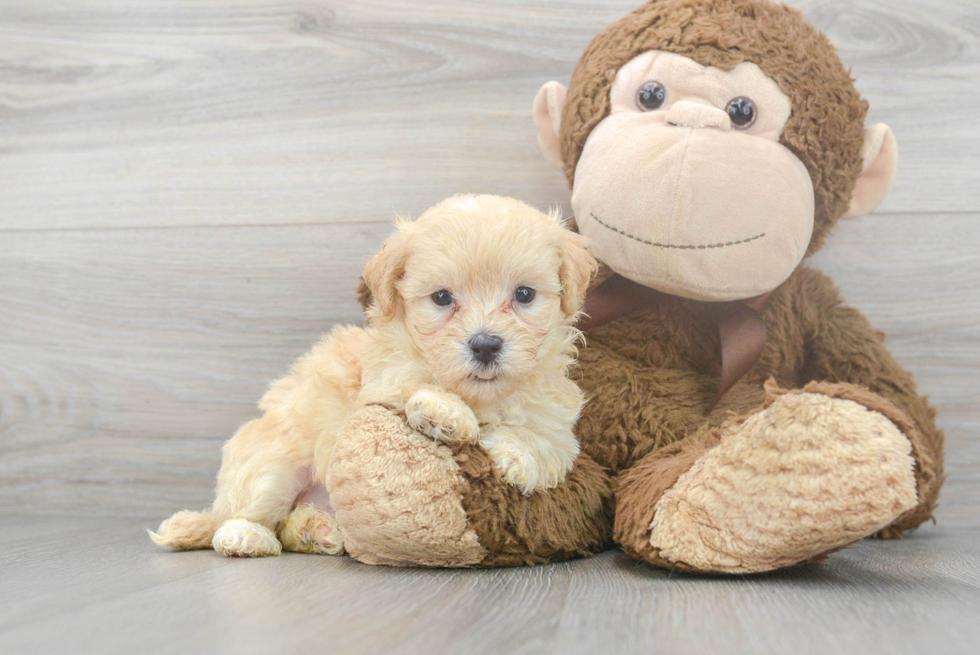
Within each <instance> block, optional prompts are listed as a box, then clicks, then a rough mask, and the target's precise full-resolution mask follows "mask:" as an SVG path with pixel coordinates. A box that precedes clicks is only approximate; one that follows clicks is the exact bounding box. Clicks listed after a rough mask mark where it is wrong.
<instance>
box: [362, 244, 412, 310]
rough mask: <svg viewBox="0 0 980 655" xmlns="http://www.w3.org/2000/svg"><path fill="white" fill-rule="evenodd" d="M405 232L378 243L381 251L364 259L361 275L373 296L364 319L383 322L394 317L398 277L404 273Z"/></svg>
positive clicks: (396, 304) (396, 303)
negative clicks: (365, 261) (366, 317)
mask: <svg viewBox="0 0 980 655" xmlns="http://www.w3.org/2000/svg"><path fill="white" fill-rule="evenodd" d="M404 242H405V235H404V234H403V233H401V232H396V233H395V234H394V235H392V236H391V237H389V238H388V239H387V240H386V241H385V242H384V244H383V245H382V246H381V251H380V252H378V253H377V254H375V255H374V256H373V257H371V259H369V260H368V262H367V265H365V267H364V274H363V275H362V276H361V278H362V279H363V280H364V283H365V284H366V285H367V288H368V289H369V290H370V292H371V293H370V295H371V297H372V298H373V301H372V302H371V306H370V307H368V310H367V316H368V321H369V322H370V323H373V324H379V323H386V322H388V321H390V320H391V319H392V318H394V317H395V310H396V308H397V306H398V289H397V288H396V286H395V285H396V284H397V282H398V279H399V278H400V277H401V276H402V274H403V273H404V272H405V259H406V257H405V254H404V253H405V248H404Z"/></svg>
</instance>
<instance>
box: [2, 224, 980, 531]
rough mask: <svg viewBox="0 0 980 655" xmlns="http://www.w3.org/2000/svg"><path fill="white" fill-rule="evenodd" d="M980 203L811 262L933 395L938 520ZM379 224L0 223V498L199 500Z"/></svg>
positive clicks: (956, 438) (57, 506)
mask: <svg viewBox="0 0 980 655" xmlns="http://www.w3.org/2000/svg"><path fill="white" fill-rule="evenodd" d="M978 218H980V217H978V215H975V214H964V215H945V216H938V217H937V216H926V215H907V214H903V215H891V216H877V217H873V218H868V219H864V220H859V221H853V222H849V223H844V224H842V225H840V226H839V228H838V231H837V232H836V234H835V235H834V236H833V237H832V238H831V240H830V242H829V243H828V245H827V247H826V248H825V250H824V251H823V252H821V253H820V254H819V255H818V256H817V258H816V260H815V263H816V264H818V265H819V266H821V267H822V268H823V269H824V270H826V271H827V272H828V273H830V274H831V275H832V276H834V277H835V279H836V280H837V282H838V283H839V284H840V285H841V287H842V288H843V290H844V293H845V295H846V297H848V298H849V299H850V301H851V302H852V303H853V304H854V305H856V306H857V307H859V308H861V309H862V310H864V311H865V312H866V313H867V314H868V315H869V317H870V318H871V320H872V321H873V322H874V323H875V324H876V325H877V326H878V327H880V328H881V329H884V330H886V331H887V332H888V333H889V335H890V339H889V343H890V346H891V348H892V349H893V351H894V352H895V354H896V355H897V356H898V358H899V360H900V361H902V362H903V363H905V364H906V365H907V366H908V367H909V368H910V369H911V370H912V371H913V372H914V373H915V374H916V376H917V379H918V381H919V383H920V385H921V387H922V389H923V391H924V392H926V393H928V394H930V395H931V397H932V399H933V402H935V403H936V404H937V405H938V406H939V408H940V418H939V422H940V425H941V426H943V427H945V428H946V430H947V433H948V439H949V451H950V454H949V457H948V462H949V464H948V472H949V479H950V483H949V487H948V489H947V492H946V494H944V501H943V505H942V509H941V515H942V516H945V517H947V518H944V520H947V519H949V520H954V519H955V520H960V519H959V518H957V517H959V516H960V515H961V514H962V513H969V512H970V511H975V509H976V504H975V503H976V501H975V497H976V493H977V489H978V482H980V481H978V479H977V478H978V474H980V450H978V449H977V448H976V446H974V445H973V437H974V435H975V434H976V433H977V431H978V429H980V409H978V408H980V403H978V402H977V400H978V398H977V389H978V388H980V374H978V371H980V289H978V288H977V287H976V286H975V285H974V284H973V280H976V279H980V260H978V259H977V258H976V257H975V255H974V253H973V247H974V246H973V244H975V243H976V242H977V239H978V238H980V220H978ZM389 229H390V226H389V225H388V224H387V223H383V222H380V223H365V224H345V225H292V226H265V227H261V226H252V227H227V228H193V229H191V228H180V229H103V230H82V231H55V232H43V231H42V232H35V231H28V232H12V233H7V234H5V235H4V238H3V239H0V299H2V302H0V334H2V335H3V338H2V340H0V361H3V363H4V366H3V367H2V368H0V406H2V407H3V413H2V414H0V435H2V438H0V477H3V478H4V480H5V484H4V485H2V486H0V507H3V508H6V509H8V510H12V509H17V510H18V511H25V512H31V511H45V512H64V511H68V510H71V511H75V510H83V511H86V512H95V513H102V514H106V515H116V514H119V513H123V514H125V513H130V514H133V513H139V514H140V515H143V514H145V513H146V512H147V511H153V512H157V513H158V515H159V516H160V517H161V518H162V517H163V516H165V515H166V514H168V513H169V512H170V511H172V510H174V509H176V508H178V507H183V506H190V507H197V506H203V505H206V504H208V502H209V501H210V494H211V485H212V480H213V476H214V474H215V472H216V471H217V466H218V463H219V448H220V444H221V443H222V442H223V441H224V440H225V439H226V438H227V437H228V436H229V435H230V434H231V433H232V432H233V431H234V429H235V428H236V427H237V426H238V425H239V424H241V423H242V422H244V421H245V420H247V419H249V418H251V417H253V416H254V415H255V412H256V410H255V402H256V401H257V399H258V397H259V396H260V395H261V393H262V391H263V389H264V388H265V386H266V385H267V384H268V383H269V382H270V381H271V380H272V379H274V378H276V377H278V376H279V375H281V374H283V373H284V372H285V371H286V370H287V368H288V366H289V364H290V362H291V361H292V360H293V359H294V358H295V357H297V356H298V355H299V354H301V353H302V352H304V351H305V350H306V349H307V348H308V347H309V346H310V345H311V344H312V343H313V342H314V341H315V340H316V339H317V338H318V336H319V335H320V334H321V333H322V332H323V331H324V330H327V329H329V328H330V327H331V326H332V325H333V324H335V323H337V322H340V321H358V320H359V307H358V306H357V304H356V302H355V301H354V298H353V289H354V287H355V286H356V281H357V276H358V270H359V262H360V261H361V260H362V258H363V255H365V254H367V253H369V252H370V251H371V250H372V249H374V248H376V247H377V246H378V244H379V243H380V241H381V240H382V239H383V237H384V236H385V235H386V234H387V233H388V231H389ZM961 483H962V485H965V486H962V487H957V485H960V484H961ZM957 488H961V491H959V492H957V491H956V489H957ZM971 494H972V495H971ZM948 512H952V514H944V513H948Z"/></svg>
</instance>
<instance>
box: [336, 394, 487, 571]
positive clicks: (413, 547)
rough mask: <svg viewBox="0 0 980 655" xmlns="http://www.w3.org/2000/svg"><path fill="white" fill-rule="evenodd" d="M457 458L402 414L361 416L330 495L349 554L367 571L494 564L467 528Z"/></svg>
mask: <svg viewBox="0 0 980 655" xmlns="http://www.w3.org/2000/svg"><path fill="white" fill-rule="evenodd" d="M462 484H463V477H462V474H461V473H460V471H459V466H458V465H457V464H456V462H455V460H454V459H453V454H452V451H451V450H450V449H449V448H447V447H445V446H443V445H441V444H439V443H437V442H435V441H433V440H432V439H430V438H428V437H425V436H423V435H422V434H420V433H418V432H416V431H414V430H412V429H411V428H409V427H408V426H407V425H406V424H405V421H404V420H403V419H402V418H401V417H400V416H398V415H397V414H395V413H394V412H392V411H390V410H388V409H385V408H383V407H379V406H369V407H365V408H364V409H362V410H360V411H359V412H358V413H356V414H354V415H353V416H352V417H351V418H350V419H349V420H348V421H347V424H346V426H345V427H344V431H343V433H342V434H341V436H340V438H339V439H338V440H337V445H336V446H335V447H334V451H333V454H332V455H331V464H330V472H329V474H328V476H327V489H328V491H329V492H330V503H331V505H332V506H333V508H334V511H335V512H336V519H337V523H338V524H339V526H340V529H341V531H342V533H343V535H344V548H345V549H346V550H347V552H348V553H350V554H351V556H353V557H355V558H356V559H358V560H360V561H361V562H364V563H366V564H389V565H395V566H446V567H459V566H472V565H474V564H477V563H478V562H480V561H481V560H483V558H484V557H485V556H486V551H485V550H484V548H483V546H481V545H480V541H479V538H478V537H477V535H476V533H475V532H474V531H473V530H472V529H471V528H470V527H469V525H468V524H467V516H466V511H465V510H464V509H463V506H462V501H461V496H460V493H459V488H460V486H461V485H462Z"/></svg>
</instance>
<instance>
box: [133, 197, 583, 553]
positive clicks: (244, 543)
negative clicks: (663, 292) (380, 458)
mask: <svg viewBox="0 0 980 655" xmlns="http://www.w3.org/2000/svg"><path fill="white" fill-rule="evenodd" d="M397 228H398V229H397V231H396V232H395V234H394V235H393V236H392V237H390V238H389V239H388V240H387V241H386V242H385V244H384V246H383V247H382V250H381V252H379V253H378V254H376V255H375V256H374V257H373V258H371V260H370V261H369V262H368V264H367V267H366V268H365V271H364V279H365V281H366V282H367V284H368V286H369V287H370V288H371V291H372V293H373V295H374V299H375V300H374V304H373V306H372V307H371V308H370V309H369V311H368V323H369V327H368V329H366V330H364V329H360V328H356V327H340V328H337V329H335V330H333V331H332V332H331V333H330V334H329V335H327V336H326V337H325V338H324V339H323V340H322V341H321V342H320V343H319V344H318V345H316V346H315V347H314V348H313V349H312V350H311V351H310V352H309V353H307V354H306V355H304V356H303V357H301V358H300V359H299V360H298V361H297V362H296V363H295V364H294V365H293V368H292V371H291V372H290V374H289V375H287V376H286V377H284V378H282V379H281V380H279V381H277V382H275V383H274V384H273V385H272V387H271V388H270V389H269V391H268V393H266V395H265V396H264V397H263V398H262V400H261V402H260V403H259V407H260V408H261V409H262V410H263V412H264V415H263V416H262V417H261V418H258V419H256V420H254V421H251V422H249V423H247V424H245V425H244V426H243V427H242V428H241V429H240V430H239V431H238V432H237V433H236V434H235V435H234V436H233V437H232V438H231V439H230V440H229V441H228V442H227V443H226V444H225V446H224V449H223V451H222V454H223V459H222V464H221V470H220V472H219V473H218V482H217V495H216V498H215V501H214V505H213V506H212V507H211V509H210V510H206V511H204V512H189V511H184V512H178V513H177V514H174V515H173V516H172V517H171V518H169V519H168V520H166V521H164V522H163V523H162V524H161V525H160V527H159V529H158V530H157V532H156V533H152V532H151V533H150V536H151V537H152V539H153V540H154V541H155V542H156V543H157V544H160V545H163V546H169V547H171V548H176V549H190V548H206V547H208V546H209V545H210V546H213V547H214V548H215V550H218V551H219V552H222V553H224V554H225V555H247V556H261V555H275V554H278V553H279V552H280V551H281V549H282V548H286V549H287V550H295V551H302V552H317V553H331V554H339V553H341V552H343V538H342V536H341V535H340V532H339V530H337V529H336V525H335V522H334V519H333V517H332V515H331V514H330V512H329V511H325V509H326V510H328V509H329V499H328V498H326V497H325V490H324V489H323V487H322V485H318V484H317V483H316V481H318V480H324V479H325V476H326V473H327V469H328V468H329V465H330V456H331V453H332V451H333V447H334V445H335V443H336V440H337V438H338V435H339V434H340V432H341V428H342V427H343V425H344V422H345V421H346V420H347V418H348V417H349V416H350V415H351V414H352V413H353V412H355V411H357V410H358V409H359V408H361V407H364V406H365V405H368V404H382V405H386V406H388V407H390V408H392V409H393V410H396V411H399V412H403V413H404V414H405V416H406V418H407V420H408V423H409V425H411V426H412V427H413V428H415V429H416V430H418V431H420V432H423V433H425V434H427V435H429V436H430V437H432V438H434V439H439V440H442V441H446V442H462V441H473V440H478V441H479V443H480V444H481V445H482V446H484V447H485V448H486V449H487V450H488V452H489V453H490V455H491V456H492V458H493V461H494V462H495V464H496V466H497V468H498V470H499V471H500V474H501V475H502V476H503V479H504V480H505V481H507V482H509V483H511V484H514V485H516V486H518V487H519V488H520V489H522V490H523V491H524V492H525V493H528V494H530V493H533V492H534V491H537V490H540V489H548V488H550V487H554V486H556V485H557V484H559V483H560V482H561V481H562V480H563V479H564V478H565V475H566V473H568V471H570V470H571V468H572V464H573V462H574V461H575V458H576V456H577V455H578V442H577V441H576V439H575V437H574V435H573V433H572V429H573V427H574V425H575V422H576V420H577V419H578V416H579V411H580V409H581V406H582V402H583V398H582V392H581V391H580V390H579V388H578V387H577V386H576V385H575V384H574V383H573V382H572V381H570V380H569V379H568V376H567V369H568V366H569V365H570V364H571V363H572V361H573V358H574V355H575V345H574V344H575V342H576V340H577V339H578V337H579V336H580V333H579V332H578V331H577V330H576V329H575V328H574V327H572V324H573V322H574V320H575V318H576V316H577V314H578V312H579V310H580V308H581V306H582V302H583V300H584V296H585V291H586V287H587V285H588V282H589V279H590V277H591V276H592V274H593V273H594V271H595V267H596V262H595V260H594V259H593V257H592V256H591V255H590V254H589V253H588V252H587V251H586V248H585V241H584V239H583V238H582V237H580V236H579V235H577V234H575V233H573V232H571V231H570V230H567V229H565V227H564V225H563V224H562V222H561V220H560V218H559V217H558V216H557V215H551V216H546V215H544V214H542V213H541V212H538V211H537V210H535V209H533V208H531V207H529V206H528V205H526V204H524V203H522V202H519V201H517V200H513V199H510V198H501V197H496V196H455V197H453V198H450V199H448V200H446V201H443V202H442V203H440V204H438V205H436V206H435V207H433V208H432V209H429V210H428V211H426V212H425V213H424V214H422V216H420V217H419V219H418V220H416V221H407V220H399V221H398V223H397ZM518 289H521V291H520V292H518ZM528 289H530V290H532V291H533V298H532V299H531V300H530V301H529V302H526V301H527V300H528V296H529V294H528V291H527V290H528ZM437 292H442V293H439V294H438V296H436V295H435V294H437ZM447 298H448V299H449V302H447ZM488 339H489V342H488ZM481 340H482V342H481ZM481 343H482V344H483V346H482V347H481ZM487 343H490V344H491V345H490V346H487V345H486V344H487ZM318 496H319V497H318Z"/></svg>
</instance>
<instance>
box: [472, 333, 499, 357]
mask: <svg viewBox="0 0 980 655" xmlns="http://www.w3.org/2000/svg"><path fill="white" fill-rule="evenodd" d="M466 343H467V345H468V346H469V347H470V350H472V351H473V359H475V360H476V361H478V362H480V363H481V364H492V363H493V361H494V360H495V359H497V354H498V353H499V352H500V347H501V346H503V345H504V340H503V339H501V338H500V337H498V336H497V335H496V334H487V333H485V332H484V333H481V334H477V335H474V336H472V337H470V340H469V341H467V342H466Z"/></svg>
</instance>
